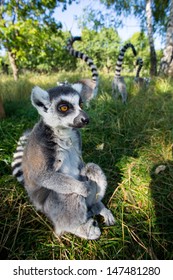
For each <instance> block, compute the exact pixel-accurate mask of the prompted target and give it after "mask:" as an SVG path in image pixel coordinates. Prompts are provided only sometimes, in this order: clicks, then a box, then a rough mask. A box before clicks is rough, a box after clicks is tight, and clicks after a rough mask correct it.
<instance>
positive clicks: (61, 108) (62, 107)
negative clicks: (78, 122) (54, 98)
mask: <svg viewBox="0 0 173 280" xmlns="http://www.w3.org/2000/svg"><path fill="white" fill-rule="evenodd" d="M59 109H60V111H61V112H67V111H68V110H69V106H67V105H61V106H60V107H59Z"/></svg>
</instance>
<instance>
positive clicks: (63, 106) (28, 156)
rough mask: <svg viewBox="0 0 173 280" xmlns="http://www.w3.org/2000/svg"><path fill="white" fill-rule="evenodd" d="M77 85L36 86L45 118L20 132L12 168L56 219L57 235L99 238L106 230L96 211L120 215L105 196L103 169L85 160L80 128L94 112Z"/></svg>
mask: <svg viewBox="0 0 173 280" xmlns="http://www.w3.org/2000/svg"><path fill="white" fill-rule="evenodd" d="M78 89H79V87H78V83H77V84H73V85H72V86H68V85H66V86H57V87H55V88H52V89H50V90H48V91H45V90H43V89H41V88H39V87H35V88H34V89H33V90H32V93H31V101H32V104H33V106H34V107H35V108H36V109H37V111H38V113H39V114H40V116H41V120H40V121H39V122H38V123H37V124H36V125H35V126H34V128H33V129H32V131H31V132H27V133H25V134H24V135H23V136H22V137H21V138H20V140H19V142H18V147H17V150H16V152H15V153H14V158H13V162H12V169H13V175H15V176H16V177H17V180H18V181H19V182H21V183H23V185H24V186H25V189H26V190H27V193H28V195H29V197H30V200H31V202H32V203H33V204H34V206H35V207H36V209H37V210H40V211H42V212H43V213H44V214H45V215H46V216H47V217H48V218H49V219H50V220H51V221H52V223H53V225H54V229H55V233H56V235H58V236H59V235H61V234H63V233H64V232H69V233H73V234H75V235H77V236H80V237H82V238H85V239H97V238H99V236H100V234H101V232H100V229H99V227H98V225H97V224H96V223H95V222H94V220H93V218H92V216H94V215H98V214H100V215H102V216H103V217H104V220H105V223H106V225H113V224H114V222H115V220H114V217H113V215H112V213H111V211H110V210H108V209H107V208H106V207H105V206H104V204H103V203H102V201H101V200H102V198H103V197H104V194H105V191H106V187H107V181H106V177H105V175H104V173H103V171H102V170H101V168H100V167H99V166H98V165H96V164H94V163H88V164H85V163H84V162H83V160H82V149H81V137H80V132H79V128H82V127H84V126H85V125H87V124H88V122H89V118H88V116H87V114H86V113H85V112H84V111H83V110H82V107H81V105H82V103H81V102H82V99H81V95H80V94H81V92H78Z"/></svg>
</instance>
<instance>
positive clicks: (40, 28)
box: [0, 0, 72, 71]
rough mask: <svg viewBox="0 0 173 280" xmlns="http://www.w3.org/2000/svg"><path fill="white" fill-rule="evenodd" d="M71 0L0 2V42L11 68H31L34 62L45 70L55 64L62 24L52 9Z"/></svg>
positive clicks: (33, 67)
mask: <svg viewBox="0 0 173 280" xmlns="http://www.w3.org/2000/svg"><path fill="white" fill-rule="evenodd" d="M71 2H72V1H66V0H62V1H55V0H51V1H45V0H42V1H37V0H32V1H26V0H25V1H24V0H22V1H13V0H8V1H5V4H0V45H1V47H3V48H5V50H6V51H7V52H10V53H11V57H12V59H13V62H11V61H10V63H12V69H13V71H14V67H15V69H19V68H21V67H26V68H29V69H35V68H37V66H38V65H39V69H42V68H43V69H45V68H46V69H47V70H48V66H49V67H50V68H51V67H55V65H56V62H57V59H60V60H61V59H62V57H63V56H64V52H63V51H61V54H60V57H59V56H58V55H57V53H58V51H59V50H60V49H61V48H62V45H61V44H62V38H63V36H62V34H61V32H60V31H59V29H60V28H61V27H62V25H61V23H60V22H56V20H55V18H54V16H53V13H54V11H55V8H56V7H59V8H62V9H66V7H67V4H70V3H71ZM55 42H56V43H55ZM55 49H56V56H55V57H54V50H55ZM57 57H58V58H57ZM61 63H62V64H63V63H64V60H63V61H61ZM46 64H47V65H46ZM67 64H68V63H67ZM45 65H46V66H45Z"/></svg>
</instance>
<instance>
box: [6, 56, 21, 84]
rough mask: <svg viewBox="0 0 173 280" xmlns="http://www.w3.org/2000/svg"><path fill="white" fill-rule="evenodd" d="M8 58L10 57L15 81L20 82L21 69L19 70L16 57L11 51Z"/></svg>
mask: <svg viewBox="0 0 173 280" xmlns="http://www.w3.org/2000/svg"><path fill="white" fill-rule="evenodd" d="M8 57H9V60H10V64H11V68H12V71H13V77H14V80H15V81H17V80H18V73H19V69H18V67H17V64H16V56H15V54H13V53H12V52H11V51H8Z"/></svg>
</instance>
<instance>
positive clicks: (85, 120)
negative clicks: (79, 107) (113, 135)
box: [73, 111, 89, 128]
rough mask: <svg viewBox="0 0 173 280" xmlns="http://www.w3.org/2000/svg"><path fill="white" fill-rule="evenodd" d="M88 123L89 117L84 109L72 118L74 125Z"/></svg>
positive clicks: (78, 126) (79, 125)
mask: <svg viewBox="0 0 173 280" xmlns="http://www.w3.org/2000/svg"><path fill="white" fill-rule="evenodd" d="M88 123H89V117H88V115H87V114H86V113H85V112H84V111H80V113H79V115H78V116H77V117H76V118H75V119H74V122H73V124H74V127H77V128H81V127H83V126H85V125H87V124H88Z"/></svg>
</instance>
